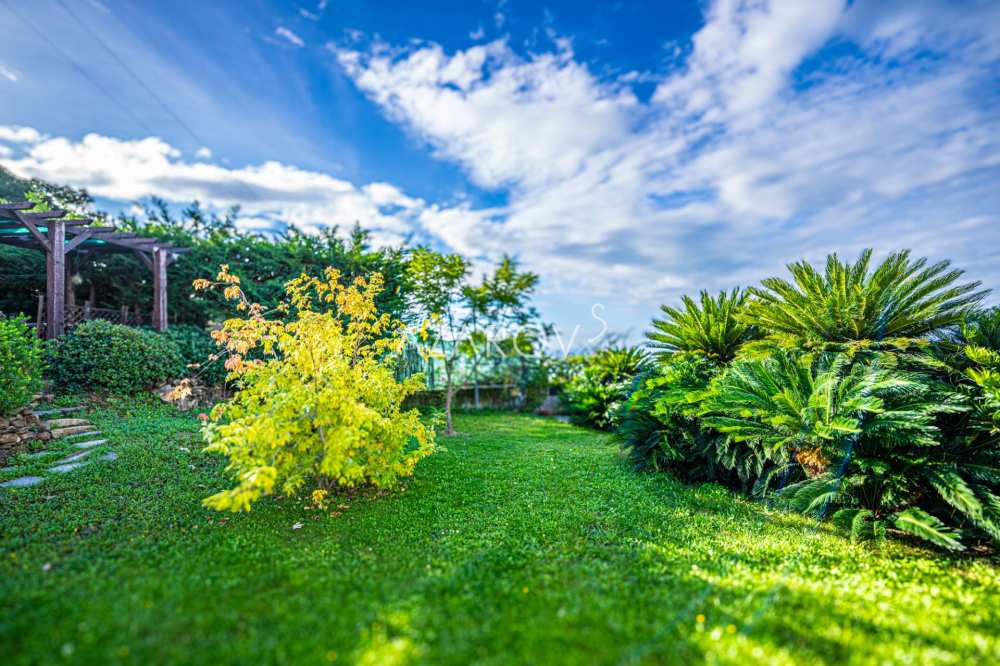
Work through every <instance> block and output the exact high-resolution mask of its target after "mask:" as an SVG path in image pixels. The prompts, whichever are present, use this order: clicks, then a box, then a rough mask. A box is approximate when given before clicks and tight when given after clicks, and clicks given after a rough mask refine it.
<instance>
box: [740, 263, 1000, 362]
mask: <svg viewBox="0 0 1000 666" xmlns="http://www.w3.org/2000/svg"><path fill="white" fill-rule="evenodd" d="M871 255H872V251H871V250H865V251H864V252H862V253H861V256H860V257H859V258H858V260H857V261H855V262H854V263H848V262H844V261H841V260H840V259H839V258H838V257H837V255H836V254H832V255H830V256H828V257H827V260H826V270H825V272H823V273H821V272H819V271H818V270H816V268H814V267H813V266H812V265H811V264H809V263H808V262H805V261H801V262H798V263H794V264H790V265H789V266H788V269H789V270H790V271H791V273H792V281H791V282H789V281H788V280H784V279H781V278H777V277H772V278H767V279H765V280H763V281H762V288H753V289H751V293H752V294H753V296H754V298H753V299H752V300H751V302H750V303H749V304H748V306H747V315H746V316H747V318H748V320H749V321H752V322H754V323H755V324H757V325H759V326H760V327H761V328H763V329H766V330H767V331H768V332H770V333H771V334H773V335H776V336H779V337H785V338H791V339H792V340H795V341H798V342H806V343H813V344H816V343H834V344H842V343H851V342H856V341H862V340H864V341H874V342H880V343H883V345H884V346H893V345H898V344H900V342H903V341H907V342H908V341H910V340H913V339H914V338H921V337H924V336H927V335H928V334H931V333H933V332H935V331H938V330H940V329H942V328H944V327H947V326H952V325H955V324H957V323H959V322H960V321H962V320H963V318H964V317H965V316H966V314H968V313H969V312H970V310H971V309H972V308H974V307H975V305H976V303H978V302H979V301H980V300H981V299H982V298H983V296H984V295H985V293H986V292H982V291H977V289H978V287H979V285H980V283H979V282H970V283H965V284H960V283H959V278H960V277H961V276H962V273H963V271H960V270H954V269H951V268H950V263H949V262H947V261H942V262H938V263H936V264H932V265H928V264H927V259H916V260H913V259H911V258H910V252H909V251H908V250H904V251H902V252H896V253H894V254H891V255H889V257H887V258H886V259H885V260H884V261H883V262H882V263H881V264H879V265H878V266H876V267H875V268H874V270H870V268H871Z"/></svg>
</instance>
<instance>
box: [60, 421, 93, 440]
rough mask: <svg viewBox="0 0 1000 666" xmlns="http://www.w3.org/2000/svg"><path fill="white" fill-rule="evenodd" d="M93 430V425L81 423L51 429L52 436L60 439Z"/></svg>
mask: <svg viewBox="0 0 1000 666" xmlns="http://www.w3.org/2000/svg"><path fill="white" fill-rule="evenodd" d="M93 430H94V426H92V425H90V424H89V423H88V424H87V425H81V426H68V427H65V428H56V429H54V430H53V431H52V436H53V437H54V438H55V439H61V438H63V437H69V436H71V435H84V434H87V433H89V432H92V431H93Z"/></svg>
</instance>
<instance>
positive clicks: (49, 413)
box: [34, 405, 85, 416]
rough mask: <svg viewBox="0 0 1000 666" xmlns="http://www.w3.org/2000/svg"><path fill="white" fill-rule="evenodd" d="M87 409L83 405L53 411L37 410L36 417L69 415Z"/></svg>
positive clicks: (58, 408)
mask: <svg viewBox="0 0 1000 666" xmlns="http://www.w3.org/2000/svg"><path fill="white" fill-rule="evenodd" d="M82 409H85V408H84V406H83V405H77V406H76V407H55V408H53V409H37V410H34V411H35V416H52V415H54V414H68V413H70V412H79V411H80V410H82Z"/></svg>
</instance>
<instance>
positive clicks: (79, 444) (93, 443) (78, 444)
mask: <svg viewBox="0 0 1000 666" xmlns="http://www.w3.org/2000/svg"><path fill="white" fill-rule="evenodd" d="M107 442H108V440H106V439H92V440H90V441H89V442H76V443H75V444H73V448H76V449H89V448H92V447H95V446H98V445H100V444H107Z"/></svg>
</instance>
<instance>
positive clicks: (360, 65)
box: [336, 41, 636, 188]
mask: <svg viewBox="0 0 1000 666" xmlns="http://www.w3.org/2000/svg"><path fill="white" fill-rule="evenodd" d="M336 52H337V55H338V58H339V60H340V63H341V64H342V65H343V66H344V68H345V69H346V70H347V72H348V73H349V74H350V75H351V76H352V77H353V78H354V80H355V82H356V83H357V84H358V86H359V87H360V88H361V89H362V90H364V91H365V92H366V93H368V94H369V95H370V96H371V97H372V99H374V100H375V101H376V102H377V103H378V104H379V105H380V106H382V108H383V109H385V111H386V112H387V114H388V115H389V116H390V117H391V118H393V119H394V120H397V121H399V122H402V123H405V124H407V125H409V126H411V127H412V128H413V129H414V130H416V131H417V132H418V133H419V134H420V135H421V136H422V137H424V138H426V139H428V140H429V141H430V142H431V143H432V144H433V145H434V146H435V148H437V150H438V152H439V153H440V154H441V155H442V156H444V157H448V158H452V159H456V160H458V161H460V162H462V163H463V164H464V165H466V166H467V168H468V169H469V171H470V175H471V176H472V178H473V179H474V180H475V181H476V182H477V183H478V184H480V185H483V186H485V187H489V188H497V187H501V186H505V185H521V184H531V185H536V186H540V185H543V184H546V183H553V182H558V181H561V180H563V179H565V178H568V177H571V176H573V175H574V174H575V173H576V172H577V170H578V169H579V168H580V166H581V164H582V163H583V162H585V161H586V160H587V159H588V158H589V157H591V156H593V155H596V154H599V153H600V152H601V151H603V150H605V149H608V148H611V147H613V146H615V145H617V144H619V143H620V142H621V141H623V140H625V139H626V138H627V137H628V134H629V126H630V118H629V112H630V109H631V108H633V107H635V105H636V99H635V96H634V95H633V94H632V93H631V92H629V91H626V90H621V91H618V90H610V89H606V88H605V87H603V86H601V85H600V84H599V83H598V82H597V81H596V80H595V79H594V78H593V77H592V76H591V75H590V73H589V72H588V71H587V68H586V67H585V66H583V65H580V64H578V63H576V62H575V61H573V59H572V52H570V51H561V52H559V53H549V54H543V55H538V56H535V57H533V58H531V59H530V60H522V59H520V58H518V57H517V56H516V55H515V54H514V53H513V52H512V51H511V50H510V48H509V47H508V46H507V45H506V44H505V43H504V42H503V41H495V42H491V43H489V44H485V45H482V46H475V47H472V48H470V49H468V50H466V51H459V52H457V53H455V54H454V55H452V56H448V55H446V54H445V53H444V52H443V50H442V49H441V47H440V46H437V45H431V46H427V47H425V48H421V49H419V50H416V51H413V52H412V53H410V54H409V55H407V56H405V57H403V58H402V59H398V60H394V59H393V58H392V56H391V55H389V54H379V55H374V54H366V53H360V52H357V51H347V50H337V51H336Z"/></svg>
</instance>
